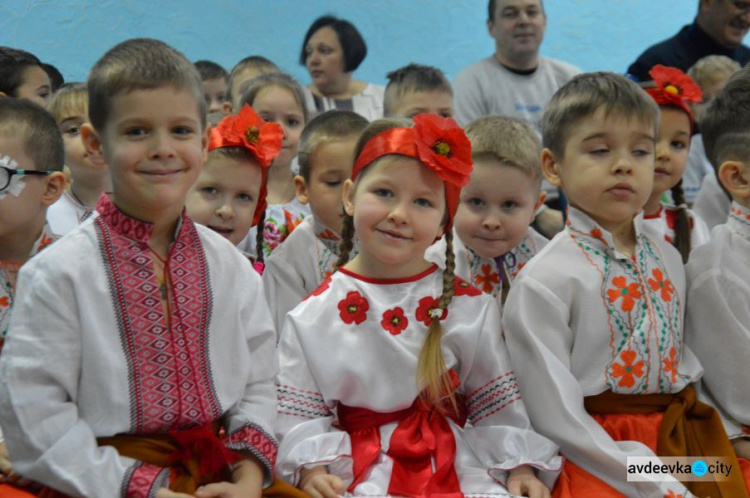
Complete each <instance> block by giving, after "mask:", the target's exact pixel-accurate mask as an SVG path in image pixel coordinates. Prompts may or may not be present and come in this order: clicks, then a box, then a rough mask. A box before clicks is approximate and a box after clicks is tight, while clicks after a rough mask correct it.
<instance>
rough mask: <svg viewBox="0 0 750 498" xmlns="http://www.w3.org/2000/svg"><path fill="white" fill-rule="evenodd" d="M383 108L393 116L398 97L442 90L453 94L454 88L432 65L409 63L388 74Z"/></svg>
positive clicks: (388, 114)
mask: <svg viewBox="0 0 750 498" xmlns="http://www.w3.org/2000/svg"><path fill="white" fill-rule="evenodd" d="M386 78H388V85H387V86H386V87H385V97H384V99H383V108H384V110H385V115H386V116H392V115H393V112H394V109H395V108H396V107H397V104H396V103H397V102H398V99H400V98H401V97H403V96H404V95H406V94H408V93H414V92H429V91H435V90H437V91H441V92H445V93H447V94H449V95H453V89H452V88H451V84H450V82H449V81H448V78H446V77H445V74H443V72H442V71H441V70H440V69H438V68H436V67H432V66H422V65H420V64H413V63H412V64H409V65H407V66H404V67H401V68H399V69H396V70H395V71H391V72H390V73H388V74H387V75H386Z"/></svg>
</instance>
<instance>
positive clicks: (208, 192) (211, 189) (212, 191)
mask: <svg viewBox="0 0 750 498" xmlns="http://www.w3.org/2000/svg"><path fill="white" fill-rule="evenodd" d="M200 191H201V192H202V193H204V194H206V195H210V196H213V195H216V194H218V193H219V189H217V188H216V187H203V188H201V190H200Z"/></svg>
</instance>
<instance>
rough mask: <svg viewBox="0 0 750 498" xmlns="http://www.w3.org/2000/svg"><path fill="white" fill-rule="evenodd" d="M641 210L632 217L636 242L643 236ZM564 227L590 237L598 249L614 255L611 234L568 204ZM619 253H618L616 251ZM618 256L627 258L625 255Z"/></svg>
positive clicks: (613, 242) (576, 233)
mask: <svg viewBox="0 0 750 498" xmlns="http://www.w3.org/2000/svg"><path fill="white" fill-rule="evenodd" d="M643 223H644V222H643V211H641V212H640V213H638V214H637V215H636V216H635V218H633V227H634V228H635V239H636V244H638V242H639V241H640V239H641V237H643V226H644V225H643ZM566 228H567V229H568V230H569V231H571V232H573V233H574V234H575V235H583V236H586V237H589V238H590V239H591V241H592V242H591V243H592V244H594V245H596V246H597V248H598V249H600V250H602V251H606V252H609V253H611V254H612V255H615V253H616V251H615V241H614V237H612V234H611V233H610V232H609V231H607V230H605V229H604V228H602V227H601V226H600V225H599V224H598V223H597V222H596V221H594V219H593V218H591V217H590V216H589V215H587V214H586V213H584V212H583V211H581V210H580V209H577V208H574V207H573V206H568V220H567V222H566ZM618 254H619V253H618ZM619 256H620V257H624V258H627V257H626V256H625V255H621V254H620V255H619Z"/></svg>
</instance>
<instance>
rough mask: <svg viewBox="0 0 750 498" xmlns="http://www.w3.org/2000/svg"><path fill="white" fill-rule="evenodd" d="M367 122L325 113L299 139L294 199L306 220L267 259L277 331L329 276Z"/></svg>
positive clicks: (267, 287)
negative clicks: (305, 210) (306, 209)
mask: <svg viewBox="0 0 750 498" xmlns="http://www.w3.org/2000/svg"><path fill="white" fill-rule="evenodd" d="M366 127H367V120H366V119H365V118H363V117H362V116H360V115H359V114H357V113H354V112H351V111H337V110H333V111H328V112H325V113H323V114H321V115H319V116H317V117H316V118H315V119H313V120H312V121H310V123H309V124H308V125H307V126H305V129H304V130H303V131H302V135H301V136H300V145H299V166H300V169H299V175H297V176H296V177H295V178H294V184H295V187H296V190H297V199H298V200H299V201H300V202H301V203H302V204H309V206H310V210H311V211H312V217H307V218H306V219H305V220H304V221H303V222H302V223H301V224H300V225H299V226H298V227H297V228H296V229H295V230H294V231H293V232H292V233H291V234H290V235H289V237H288V238H287V239H286V240H285V241H284V243H283V244H281V245H280V246H279V247H278V249H276V251H275V252H274V253H273V254H271V257H270V258H268V261H267V263H268V265H267V266H266V268H265V272H264V273H263V284H264V289H265V291H266V299H268V305H269V307H270V308H271V314H272V315H273V317H274V320H275V323H276V330H277V331H281V326H282V324H283V323H284V317H285V316H286V314H287V313H288V312H290V311H291V310H292V309H294V307H295V306H297V305H298V304H299V303H300V302H301V301H302V300H303V299H304V298H305V297H306V296H308V295H309V294H310V293H311V292H312V291H314V290H315V289H317V288H318V286H319V285H320V284H321V283H322V282H323V281H324V280H325V279H326V278H327V277H329V276H330V275H331V273H333V271H334V264H335V263H336V260H337V259H338V257H339V241H340V240H341V227H342V220H343V216H344V206H343V204H342V200H341V189H342V186H343V184H344V181H345V180H346V179H347V178H349V177H350V176H351V173H352V165H353V164H354V146H355V145H356V143H357V139H358V138H359V135H360V133H361V132H362V130H364V129H365V128H366Z"/></svg>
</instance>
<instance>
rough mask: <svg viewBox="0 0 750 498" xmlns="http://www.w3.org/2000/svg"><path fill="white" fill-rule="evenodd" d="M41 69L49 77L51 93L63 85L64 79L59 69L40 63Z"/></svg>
mask: <svg viewBox="0 0 750 498" xmlns="http://www.w3.org/2000/svg"><path fill="white" fill-rule="evenodd" d="M42 69H44V72H45V73H47V76H49V82H50V84H51V85H52V93H54V92H56V91H57V90H59V89H60V88H62V86H63V85H64V84H65V78H64V77H63V75H62V73H61V72H60V70H59V69H57V68H56V67H55V66H53V65H52V64H48V63H46V62H42Z"/></svg>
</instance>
